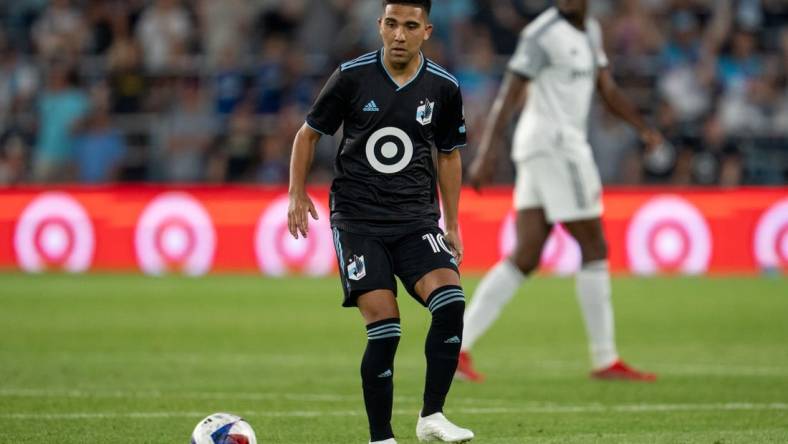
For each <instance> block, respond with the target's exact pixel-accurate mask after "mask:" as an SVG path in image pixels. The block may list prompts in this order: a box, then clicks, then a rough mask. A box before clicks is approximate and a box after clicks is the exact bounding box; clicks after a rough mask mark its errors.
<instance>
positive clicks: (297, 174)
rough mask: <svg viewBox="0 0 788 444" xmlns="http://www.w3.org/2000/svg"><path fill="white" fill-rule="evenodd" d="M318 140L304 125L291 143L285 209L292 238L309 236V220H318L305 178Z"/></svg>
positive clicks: (307, 126)
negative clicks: (287, 201)
mask: <svg viewBox="0 0 788 444" xmlns="http://www.w3.org/2000/svg"><path fill="white" fill-rule="evenodd" d="M318 140H320V133H318V132H317V131H315V130H313V129H312V128H310V127H309V125H307V124H306V123H305V124H304V125H303V126H302V127H301V129H300V130H298V133H297V134H296V136H295V140H294V141H293V153H292V155H291V156H290V189H289V194H290V205H289V207H288V209H287V228H288V229H289V230H290V234H292V235H293V237H294V238H296V239H298V233H301V235H302V236H303V237H305V238H306V237H307V234H309V218H308V217H307V213H309V214H311V215H312V218H313V219H314V220H317V219H318V216H317V210H316V209H315V205H314V204H313V203H312V199H310V198H309V196H308V195H307V194H306V176H307V174H308V173H309V168H310V167H311V166H312V159H313V158H314V156H315V145H316V144H317V141H318Z"/></svg>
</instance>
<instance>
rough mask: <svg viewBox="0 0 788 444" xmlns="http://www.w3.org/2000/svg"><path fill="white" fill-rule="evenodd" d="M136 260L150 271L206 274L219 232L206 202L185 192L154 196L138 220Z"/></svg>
mask: <svg viewBox="0 0 788 444" xmlns="http://www.w3.org/2000/svg"><path fill="white" fill-rule="evenodd" d="M134 244H135V247H136V252H137V263H138V264H139V267H140V268H141V269H142V271H144V272H145V273H147V274H152V275H161V274H165V273H167V272H171V271H174V272H183V273H185V274H187V275H190V276H199V275H202V274H205V273H207V272H208V271H210V269H211V265H212V264H213V258H214V253H215V251H216V232H215V229H214V226H213V221H212V220H211V216H210V215H209V214H208V212H207V211H206V210H205V208H204V207H203V205H202V204H201V203H200V202H198V201H197V200H196V199H195V198H193V197H192V196H190V195H188V194H185V193H178V192H173V193H166V194H163V195H161V196H159V197H157V198H155V199H154V200H153V201H152V202H151V203H150V204H148V206H147V207H146V208H145V210H144V211H143V212H142V215H141V216H140V218H139V221H138V222H137V228H136V232H135V234H134Z"/></svg>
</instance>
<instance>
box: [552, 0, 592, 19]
mask: <svg viewBox="0 0 788 444" xmlns="http://www.w3.org/2000/svg"><path fill="white" fill-rule="evenodd" d="M556 5H557V6H558V10H559V11H561V14H563V15H565V16H569V17H583V16H585V13H586V7H587V6H588V0H556Z"/></svg>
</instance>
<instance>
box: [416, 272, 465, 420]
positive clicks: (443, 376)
mask: <svg viewBox="0 0 788 444" xmlns="http://www.w3.org/2000/svg"><path fill="white" fill-rule="evenodd" d="M427 307H428V308H429V309H430V311H431V312H432V325H431V326H430V331H429V333H427V340H426V342H425V344H424V354H425V356H426V357H427V378H426V381H425V384H424V407H423V408H422V410H421V416H422V417H424V416H429V415H432V414H433V413H437V412H441V411H443V404H444V402H446V395H447V394H448V393H449V388H450V387H451V383H452V380H453V379H454V372H455V371H456V370H457V359H458V357H459V355H460V346H461V345H462V316H463V312H464V311H465V295H464V294H463V292H462V287H458V286H455V285H447V286H445V287H441V288H439V289H437V290H435V291H434V292H432V294H431V295H430V297H429V298H428V299H427Z"/></svg>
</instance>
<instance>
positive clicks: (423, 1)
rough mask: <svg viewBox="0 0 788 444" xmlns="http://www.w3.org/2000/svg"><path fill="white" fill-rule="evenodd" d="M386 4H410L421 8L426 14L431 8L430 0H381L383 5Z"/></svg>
mask: <svg viewBox="0 0 788 444" xmlns="http://www.w3.org/2000/svg"><path fill="white" fill-rule="evenodd" d="M387 5H411V6H419V7H421V8H423V9H424V10H425V11H426V12H427V15H430V10H431V9H432V0H383V7H384V8H385V7H386V6H387Z"/></svg>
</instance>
